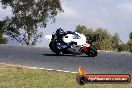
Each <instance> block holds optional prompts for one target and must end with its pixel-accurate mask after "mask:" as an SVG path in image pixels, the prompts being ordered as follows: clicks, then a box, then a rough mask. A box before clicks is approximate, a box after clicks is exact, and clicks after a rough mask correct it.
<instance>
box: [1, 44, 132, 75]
mask: <svg viewBox="0 0 132 88" xmlns="http://www.w3.org/2000/svg"><path fill="white" fill-rule="evenodd" d="M0 63H6V64H14V65H24V66H31V67H39V68H47V69H55V70H64V71H65V70H66V71H73V72H76V71H77V68H78V67H79V66H82V67H83V68H84V69H85V70H86V72H87V73H90V74H93V73H94V74H95V73H96V74H100V73H101V74H107V73H109V74H111V73H114V74H120V73H123V74H131V75H132V54H130V53H118V52H104V51H99V54H98V56H97V57H87V56H86V55H78V56H74V55H64V56H56V55H55V54H54V53H52V52H51V50H50V49H49V48H46V47H25V46H9V45H0Z"/></svg>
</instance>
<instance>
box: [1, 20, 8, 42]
mask: <svg viewBox="0 0 132 88" xmlns="http://www.w3.org/2000/svg"><path fill="white" fill-rule="evenodd" d="M3 25H4V21H0V44H5V43H6V41H7V40H6V38H4V37H3V31H2V26H3Z"/></svg>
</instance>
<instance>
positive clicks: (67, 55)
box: [42, 54, 89, 57]
mask: <svg viewBox="0 0 132 88" xmlns="http://www.w3.org/2000/svg"><path fill="white" fill-rule="evenodd" d="M42 55H44V56H58V57H59V56H66V57H69V56H70V57H71V56H72V57H89V56H87V55H73V54H64V55H56V54H42Z"/></svg>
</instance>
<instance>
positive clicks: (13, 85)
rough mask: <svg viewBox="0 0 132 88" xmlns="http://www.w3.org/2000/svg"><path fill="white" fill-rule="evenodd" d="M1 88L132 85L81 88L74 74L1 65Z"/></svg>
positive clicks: (112, 87) (109, 87)
mask: <svg viewBox="0 0 132 88" xmlns="http://www.w3.org/2000/svg"><path fill="white" fill-rule="evenodd" d="M0 88H132V83H129V84H86V85H84V86H80V85H78V84H77V83H76V75H75V74H72V73H63V72H56V71H45V70H39V69H29V68H24V67H16V66H9V65H0Z"/></svg>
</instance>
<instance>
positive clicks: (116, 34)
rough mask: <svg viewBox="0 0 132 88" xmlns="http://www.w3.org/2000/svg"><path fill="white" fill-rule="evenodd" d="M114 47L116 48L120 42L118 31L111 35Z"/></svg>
mask: <svg viewBox="0 0 132 88" xmlns="http://www.w3.org/2000/svg"><path fill="white" fill-rule="evenodd" d="M111 42H112V48H113V49H114V50H116V49H117V48H118V46H119V43H120V36H119V34H118V33H115V34H114V35H112V36H111Z"/></svg>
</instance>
